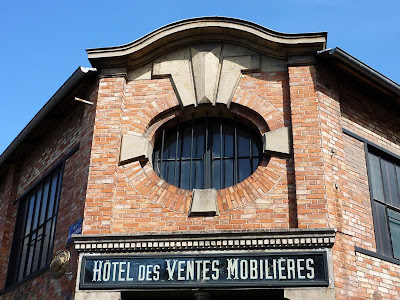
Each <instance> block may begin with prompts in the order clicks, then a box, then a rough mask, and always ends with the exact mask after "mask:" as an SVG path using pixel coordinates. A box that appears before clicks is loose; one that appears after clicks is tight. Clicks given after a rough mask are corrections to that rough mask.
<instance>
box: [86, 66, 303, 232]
mask: <svg viewBox="0 0 400 300" xmlns="http://www.w3.org/2000/svg"><path fill="white" fill-rule="evenodd" d="M288 95H289V93H288V81H287V76H286V74H285V73H271V74H259V73H255V74H249V75H245V76H243V78H242V80H241V82H240V84H239V87H238V89H237V91H236V94H235V95H234V98H233V101H232V107H231V111H232V112H233V113H236V114H238V115H241V116H244V117H246V118H248V119H250V120H252V121H253V122H254V123H255V124H256V125H257V126H259V128H260V130H261V131H265V130H266V129H267V127H269V128H270V129H276V128H279V127H282V126H284V124H290V119H288V117H289V115H288V107H289V105H288V100H289V97H288ZM246 107H248V108H250V110H249V109H247V108H246ZM251 111H253V113H251ZM181 113H182V112H181V109H180V107H179V103H178V100H177V98H176V96H175V93H174V90H173V88H172V86H171V83H170V80H169V79H155V80H138V81H130V82H125V80H124V79H123V78H111V79H110V78H107V79H102V80H101V82H100V92H99V103H98V111H97V116H96V125H95V131H94V144H93V149H92V158H91V161H92V162H91V171H90V172H91V173H90V175H89V186H88V195H87V200H86V201H87V204H86V211H85V224H84V233H87V234H96V233H109V232H126V233H134V232H161V231H162V232H165V231H171V232H173V231H187V230H188V231H193V230H203V231H211V230H233V229H236V230H237V229H257V228H289V227H295V226H296V217H295V209H296V207H295V204H294V198H293V197H291V198H290V197H288V194H291V195H292V196H293V193H292V192H291V193H289V190H290V191H293V162H292V161H291V160H290V159H289V160H286V159H281V158H271V160H270V161H269V162H268V163H267V161H264V162H263V163H262V164H261V165H260V166H259V168H258V169H257V170H256V172H255V173H254V174H253V175H252V176H250V177H249V178H247V179H246V180H244V181H243V182H241V183H239V184H238V185H237V186H234V187H230V188H227V189H224V190H220V191H218V192H217V199H218V205H219V210H220V215H219V216H216V217H196V218H189V217H188V209H189V205H190V199H191V195H192V192H191V191H186V190H182V189H179V188H176V187H174V186H172V185H170V184H168V183H167V182H165V181H164V180H162V179H160V178H159V177H158V176H157V175H156V174H155V172H154V171H153V169H152V166H151V164H150V163H147V164H146V165H144V166H142V165H141V164H140V163H139V162H133V163H130V164H127V165H124V166H118V165H117V161H118V155H119V142H120V137H121V135H122V134H132V135H143V136H147V137H148V138H149V140H153V139H154V133H155V131H156V129H157V128H159V127H160V126H161V125H162V124H163V123H165V122H166V121H168V120H170V119H171V118H173V117H175V116H179V115H180V114H181ZM118 116H121V118H119V117H118ZM260 119H261V120H262V121H260ZM97 124H99V125H97ZM288 173H289V174H290V176H289V177H288V175H287V174H288ZM288 181H290V182H289V184H288ZM289 198H290V199H289Z"/></svg>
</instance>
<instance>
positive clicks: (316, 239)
mask: <svg viewBox="0 0 400 300" xmlns="http://www.w3.org/2000/svg"><path fill="white" fill-rule="evenodd" d="M335 234H336V230H334V229H318V230H301V229H288V230H273V231H272V230H269V231H251V232H215V233H200V232H198V233H190V234H187V233H174V234H168V235H167V234H162V235H152V234H148V235H109V234H107V235H74V236H73V238H74V245H75V249H76V250H78V251H79V252H87V253H93V252H96V253H97V252H118V253H121V252H171V251H175V252H176V251H199V250H217V251H218V250H269V249H274V250H276V249H316V248H318V249H320V248H331V247H332V246H333V244H334V243H335Z"/></svg>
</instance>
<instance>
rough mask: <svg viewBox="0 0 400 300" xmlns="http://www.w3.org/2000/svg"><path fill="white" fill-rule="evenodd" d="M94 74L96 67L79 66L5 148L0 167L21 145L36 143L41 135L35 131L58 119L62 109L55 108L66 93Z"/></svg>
mask: <svg viewBox="0 0 400 300" xmlns="http://www.w3.org/2000/svg"><path fill="white" fill-rule="evenodd" d="M94 75H96V76H97V71H96V69H94V68H84V67H79V68H78V69H77V70H76V71H75V72H74V73H73V74H72V75H71V76H70V77H69V78H68V79H67V81H66V82H65V83H64V84H63V85H62V86H61V87H60V88H59V89H58V91H57V92H56V93H55V94H54V95H53V96H52V97H51V98H50V99H49V101H47V103H46V104H45V105H44V106H43V107H42V108H41V109H40V110H39V112H38V113H37V114H36V115H35V116H34V117H33V119H32V120H31V121H30V122H29V123H28V125H26V126H25V128H24V129H23V130H22V131H21V132H20V133H19V134H18V136H17V137H16V138H15V139H14V141H13V142H12V143H11V144H10V145H9V146H8V147H7V149H6V150H4V152H3V153H2V154H1V156H0V168H1V166H2V165H3V164H4V163H5V162H6V161H7V160H8V159H10V157H11V156H12V155H13V154H14V153H15V152H16V151H17V149H18V148H20V146H27V145H33V144H35V143H36V141H35V139H37V138H40V136H39V135H38V134H36V135H35V134H33V133H34V132H35V131H37V130H38V128H40V127H43V126H42V125H43V123H44V122H45V121H46V120H51V119H54V118H55V119H57V116H58V115H57V114H59V113H62V112H61V111H62V110H61V111H60V110H56V109H55V108H56V106H59V104H60V103H61V102H62V100H63V99H64V98H65V97H66V95H68V94H69V93H70V92H71V91H72V90H73V89H74V88H76V87H77V86H78V85H79V84H80V83H82V81H83V80H84V79H86V78H88V77H91V78H93V77H94ZM77 96H78V95H77ZM44 127H46V126H44ZM47 127H48V126H47Z"/></svg>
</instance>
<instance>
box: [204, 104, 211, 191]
mask: <svg viewBox="0 0 400 300" xmlns="http://www.w3.org/2000/svg"><path fill="white" fill-rule="evenodd" d="M204 138H205V141H204V147H205V148H204V159H203V164H204V165H203V170H204V171H203V178H204V188H206V189H209V188H210V182H209V181H210V177H211V176H210V175H212V174H210V172H209V169H210V159H209V150H208V112H206V128H205V134H204Z"/></svg>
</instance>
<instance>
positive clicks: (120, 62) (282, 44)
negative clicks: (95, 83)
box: [86, 17, 327, 69]
mask: <svg viewBox="0 0 400 300" xmlns="http://www.w3.org/2000/svg"><path fill="white" fill-rule="evenodd" d="M326 39H327V33H326V32H317V33H299V34H288V33H280V32H276V31H273V30H270V29H268V28H265V27H263V26H260V25H257V24H255V23H251V22H248V21H244V20H239V19H233V18H226V17H202V18H195V19H188V20H183V21H179V22H175V23H172V24H169V25H166V26H164V27H161V28H159V29H157V30H155V31H153V32H151V33H149V34H147V35H145V36H144V37H142V38H140V39H138V40H136V41H134V42H131V43H128V44H125V45H121V46H115V47H107V48H95V49H87V50H86V51H87V53H88V58H89V60H90V62H91V64H92V66H93V67H96V68H98V69H99V68H109V67H112V68H115V67H127V68H135V67H139V66H141V65H144V64H146V63H149V62H151V61H152V60H154V59H155V58H157V57H159V56H160V55H162V54H165V53H167V52H169V51H171V50H173V49H176V48H180V47H183V46H185V45H189V44H195V43H200V42H205V41H207V42H213V41H216V42H226V43H233V44H237V45H242V46H245V47H247V48H250V49H253V50H255V51H258V52H260V53H262V54H266V55H270V56H274V57H282V58H284V57H285V56H287V55H298V54H303V55H304V54H307V53H309V54H311V53H312V54H315V53H316V51H318V50H322V49H325V47H326Z"/></svg>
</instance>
